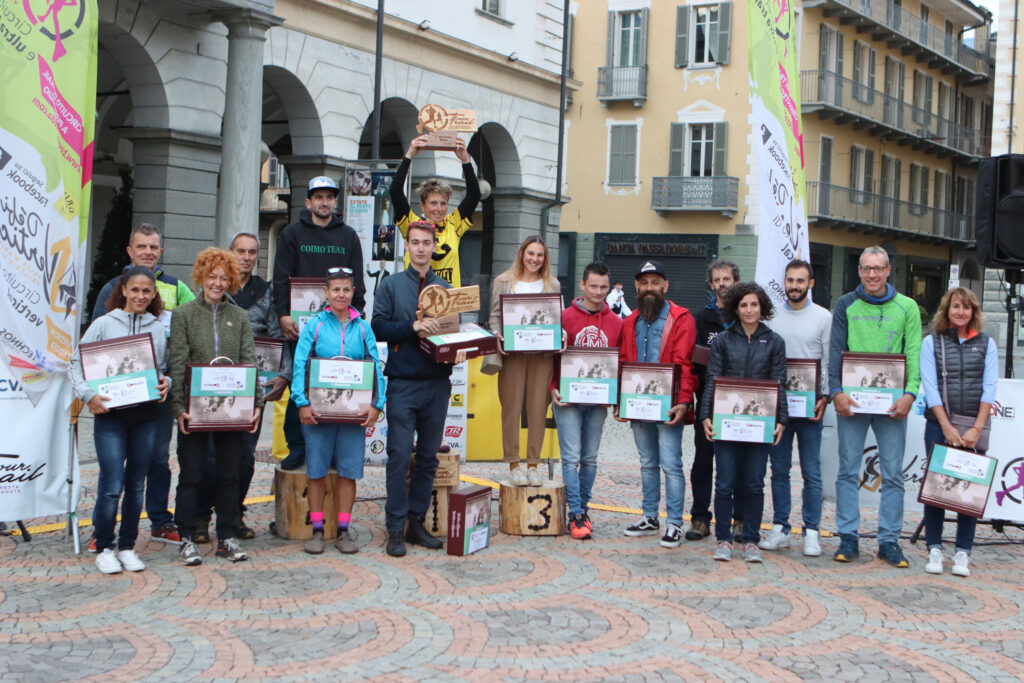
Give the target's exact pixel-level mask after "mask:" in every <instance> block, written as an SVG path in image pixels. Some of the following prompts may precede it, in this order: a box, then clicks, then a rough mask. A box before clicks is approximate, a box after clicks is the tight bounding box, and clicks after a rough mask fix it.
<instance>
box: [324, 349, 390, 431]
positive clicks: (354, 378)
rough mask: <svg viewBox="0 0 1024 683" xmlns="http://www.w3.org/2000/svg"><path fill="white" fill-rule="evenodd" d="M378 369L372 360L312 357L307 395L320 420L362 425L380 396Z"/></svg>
mask: <svg viewBox="0 0 1024 683" xmlns="http://www.w3.org/2000/svg"><path fill="white" fill-rule="evenodd" d="M377 391H378V388H377V371H376V367H375V364H374V362H373V361H372V360H349V359H347V358H310V359H309V363H308V365H307V370H306V398H308V399H309V405H310V407H312V408H313V410H314V411H316V413H317V418H316V419H317V422H327V423H343V424H360V423H362V422H363V421H364V420H366V412H367V411H368V410H369V409H370V408H371V407H372V406H373V405H374V404H375V402H376V399H377Z"/></svg>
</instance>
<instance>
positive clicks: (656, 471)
mask: <svg viewBox="0 0 1024 683" xmlns="http://www.w3.org/2000/svg"><path fill="white" fill-rule="evenodd" d="M667 292H668V279H667V278H666V277H665V270H664V269H663V268H662V267H661V263H659V262H658V261H647V262H645V263H644V264H643V265H642V266H641V267H640V270H639V272H637V274H636V298H637V306H636V310H634V311H633V312H632V313H631V314H630V316H629V317H628V318H626V320H625V321H624V323H623V326H622V345H621V346H620V347H619V360H620V361H623V362H636V361H639V362H641V363H674V364H676V365H678V366H679V369H680V371H681V376H680V382H679V393H678V394H676V400H675V403H674V404H673V405H672V407H671V408H670V409H669V411H668V414H669V420H668V422H643V421H640V420H633V422H632V425H631V426H632V428H633V440H634V441H636V448H637V451H639V453H640V481H641V486H642V489H643V517H641V519H640V521H639V522H637V523H636V524H631V525H629V526H628V527H626V528H625V529H624V530H623V533H624V534H625V535H626V536H650V535H653V534H657V533H658V531H659V529H660V524H659V522H658V503H659V502H660V498H661V474H660V473H661V472H664V473H665V512H666V513H667V515H668V523H667V524H666V526H665V535H664V536H662V537H661V547H662V548H676V547H678V546H679V543H680V542H681V541H682V540H683V531H682V525H683V499H684V497H685V494H686V477H685V476H684V475H683V420H684V418H685V417H686V414H687V413H688V412H690V409H691V408H692V406H693V390H694V386H695V385H696V383H697V381H696V377H694V375H693V365H692V363H691V360H690V358H691V357H692V355H693V344H694V341H695V340H696V338H697V327H696V325H695V324H694V322H693V316H692V315H690V311H688V310H687V309H685V308H683V307H682V306H677V305H676V304H674V303H672V302H671V301H669V300H668V299H666V298H665V294H666V293H667ZM615 417H616V418H617V419H621V418H619V417H618V408H617V407H616V409H615Z"/></svg>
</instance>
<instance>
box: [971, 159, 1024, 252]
mask: <svg viewBox="0 0 1024 683" xmlns="http://www.w3.org/2000/svg"><path fill="white" fill-rule="evenodd" d="M977 207H978V209H977V212H976V214H975V218H976V221H975V230H976V236H977V251H978V260H980V261H981V263H982V265H984V266H985V267H987V268H1010V269H1017V268H1024V154H1003V155H1001V156H997V157H989V158H987V159H982V160H981V163H980V164H979V165H978V202H977Z"/></svg>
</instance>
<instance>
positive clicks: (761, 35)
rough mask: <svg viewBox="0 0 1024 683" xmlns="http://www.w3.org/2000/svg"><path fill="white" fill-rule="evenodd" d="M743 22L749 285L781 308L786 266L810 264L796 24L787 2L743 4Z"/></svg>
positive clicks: (773, 0)
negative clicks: (750, 168) (749, 142)
mask: <svg viewBox="0 0 1024 683" xmlns="http://www.w3.org/2000/svg"><path fill="white" fill-rule="evenodd" d="M747 18H748V21H749V25H748V30H747V45H748V48H749V49H748V53H749V55H750V57H749V71H750V103H751V111H752V113H753V122H754V130H753V144H754V157H755V158H756V160H757V162H756V169H757V170H756V173H757V192H756V194H757V198H758V202H757V272H756V275H755V279H756V281H757V282H758V283H760V284H761V286H763V287H764V288H765V290H766V291H767V292H768V294H769V295H770V296H771V297H772V300H773V301H774V302H775V304H776V305H782V304H783V303H784V302H785V300H786V290H785V287H784V286H783V273H784V272H785V266H786V264H787V263H789V262H790V261H792V260H793V259H795V258H802V259H805V260H806V259H808V258H809V256H810V250H809V249H808V237H807V215H806V214H807V210H806V205H805V202H804V195H805V186H804V143H803V131H802V129H801V121H800V90H799V87H798V84H797V77H798V74H799V66H798V64H797V52H796V24H795V22H794V19H793V5H792V3H791V2H788V1H787V0H748V1H747Z"/></svg>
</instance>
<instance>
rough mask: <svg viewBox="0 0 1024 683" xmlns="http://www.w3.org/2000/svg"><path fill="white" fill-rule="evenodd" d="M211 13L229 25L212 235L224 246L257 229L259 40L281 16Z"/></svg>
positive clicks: (260, 106)
mask: <svg viewBox="0 0 1024 683" xmlns="http://www.w3.org/2000/svg"><path fill="white" fill-rule="evenodd" d="M212 18H213V20H214V21H219V22H221V23H223V24H224V25H225V26H227V27H228V75H227V87H226V89H225V93H224V122H223V126H222V128H221V134H222V135H223V139H224V143H223V157H222V162H221V169H220V187H219V188H218V191H217V238H216V244H217V245H218V246H224V245H226V244H227V241H228V240H229V239H231V236H232V235H233V234H235V233H236V232H238V231H240V230H247V231H250V232H255V231H256V230H258V229H259V212H260V135H261V128H262V121H261V118H262V111H263V44H264V43H265V42H266V34H267V30H269V29H270V28H271V27H272V26H278V25H280V24H281V23H282V22H283V20H282V19H281V18H280V17H276V16H274V15H272V14H267V13H265V12H259V11H255V10H232V11H225V12H215V13H214V14H213V15H212Z"/></svg>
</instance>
